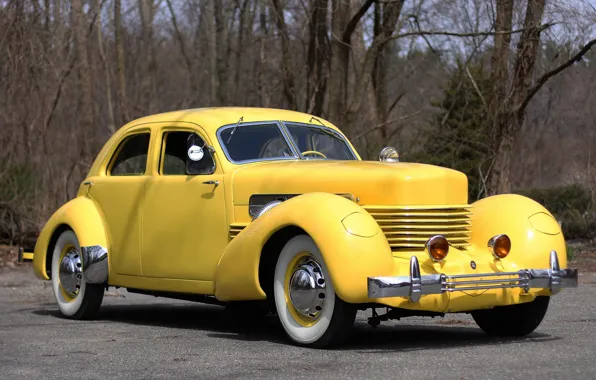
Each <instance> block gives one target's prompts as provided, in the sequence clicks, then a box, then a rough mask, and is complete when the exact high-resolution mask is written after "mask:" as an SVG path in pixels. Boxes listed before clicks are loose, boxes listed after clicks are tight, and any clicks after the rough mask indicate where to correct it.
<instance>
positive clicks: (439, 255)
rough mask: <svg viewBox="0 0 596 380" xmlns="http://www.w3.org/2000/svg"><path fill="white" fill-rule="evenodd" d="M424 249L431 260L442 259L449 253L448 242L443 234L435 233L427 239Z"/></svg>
mask: <svg viewBox="0 0 596 380" xmlns="http://www.w3.org/2000/svg"><path fill="white" fill-rule="evenodd" d="M424 250H425V251H426V253H427V254H428V256H429V257H430V259H431V260H432V261H442V260H444V259H445V257H447V254H448V253H449V242H448V241H447V239H446V238H445V236H443V235H435V236H433V237H431V238H430V239H428V241H427V242H426V246H425V247H424Z"/></svg>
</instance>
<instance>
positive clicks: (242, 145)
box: [219, 123, 298, 162]
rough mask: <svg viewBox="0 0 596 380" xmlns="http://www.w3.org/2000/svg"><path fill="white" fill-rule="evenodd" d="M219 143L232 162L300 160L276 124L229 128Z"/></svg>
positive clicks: (221, 134) (222, 132) (220, 134)
mask: <svg viewBox="0 0 596 380" xmlns="http://www.w3.org/2000/svg"><path fill="white" fill-rule="evenodd" d="M219 141H220V143H221V144H222V145H223V147H224V149H225V153H226V155H227V156H228V158H229V159H230V160H231V161H232V162H242V161H255V160H274V159H288V158H294V159H296V158H298V157H296V155H295V154H294V153H292V149H291V148H290V146H289V145H288V142H287V141H286V139H285V138H284V136H283V134H282V133H281V130H280V129H279V126H278V125H277V124H276V123H268V124H258V125H243V124H240V125H239V126H237V127H236V126H228V127H225V128H224V129H222V130H220V132H219Z"/></svg>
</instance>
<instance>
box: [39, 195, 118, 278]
mask: <svg viewBox="0 0 596 380" xmlns="http://www.w3.org/2000/svg"><path fill="white" fill-rule="evenodd" d="M67 229H71V230H73V231H74V233H75V234H76V235H77V239H78V240H79V244H80V246H81V250H82V254H83V270H84V274H85V279H86V280H87V282H90V283H102V282H105V281H106V280H107V272H108V265H107V250H108V249H109V242H108V238H107V235H106V231H105V228H104V223H103V220H102V218H101V214H100V212H99V210H98V208H97V206H96V205H95V203H94V202H93V201H92V200H91V199H90V198H87V197H77V198H75V199H73V200H71V201H69V202H68V203H66V204H65V205H63V206H62V207H60V209H58V211H56V212H55V213H54V215H52V217H51V218H50V220H48V222H47V223H46V224H45V226H44V227H43V229H42V230H41V233H40V234H39V237H38V238H37V242H36V244H35V254H34V256H33V270H34V272H35V274H36V276H37V277H39V278H41V279H44V280H49V279H50V273H51V256H52V254H53V244H54V243H55V241H56V239H57V238H58V236H59V235H60V233H62V232H63V231H65V230H67Z"/></svg>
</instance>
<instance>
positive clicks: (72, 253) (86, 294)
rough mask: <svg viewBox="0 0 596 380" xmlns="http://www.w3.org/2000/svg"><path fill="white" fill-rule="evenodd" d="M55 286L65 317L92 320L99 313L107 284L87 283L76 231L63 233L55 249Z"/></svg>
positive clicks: (53, 274) (53, 281) (55, 292)
mask: <svg viewBox="0 0 596 380" xmlns="http://www.w3.org/2000/svg"><path fill="white" fill-rule="evenodd" d="M52 287H53V288H54V296H55V297H56V303H57V304H58V308H59V309H60V312H61V313H62V315H64V316H65V317H68V318H72V319H90V318H93V317H95V316H96V315H97V313H98V312H99V307H100V305H101V301H102V300H103V294H104V285H103V284H88V283H86V282H85V279H84V277H83V260H82V257H81V246H80V245H79V240H78V239H77V236H76V235H75V233H74V232H73V231H70V230H68V231H64V232H63V233H62V234H61V235H60V236H59V237H58V240H57V241H56V245H55V246H54V254H53V256H52Z"/></svg>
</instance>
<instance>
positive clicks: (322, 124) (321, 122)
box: [308, 116, 325, 127]
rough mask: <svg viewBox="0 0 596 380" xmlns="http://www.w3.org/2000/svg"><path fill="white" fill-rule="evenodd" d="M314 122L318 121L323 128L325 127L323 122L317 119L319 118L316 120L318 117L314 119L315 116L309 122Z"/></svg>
mask: <svg viewBox="0 0 596 380" xmlns="http://www.w3.org/2000/svg"><path fill="white" fill-rule="evenodd" d="M313 120H316V121H318V122H319V124H321V125H322V126H323V127H324V126H325V124H323V122H322V121H321V120H319V119H317V118H316V117H314V116H312V117H311V118H310V120H309V121H308V122H309V123H310V122H311V121H313Z"/></svg>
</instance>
